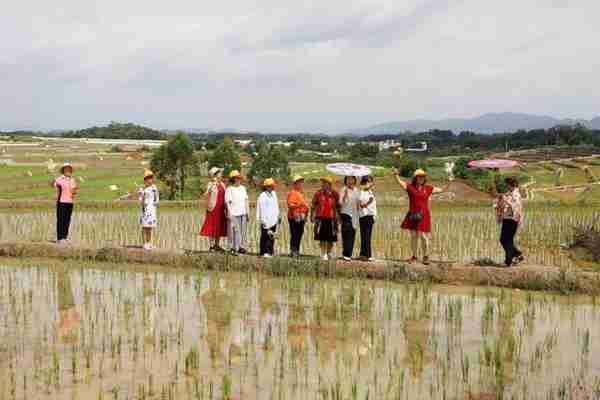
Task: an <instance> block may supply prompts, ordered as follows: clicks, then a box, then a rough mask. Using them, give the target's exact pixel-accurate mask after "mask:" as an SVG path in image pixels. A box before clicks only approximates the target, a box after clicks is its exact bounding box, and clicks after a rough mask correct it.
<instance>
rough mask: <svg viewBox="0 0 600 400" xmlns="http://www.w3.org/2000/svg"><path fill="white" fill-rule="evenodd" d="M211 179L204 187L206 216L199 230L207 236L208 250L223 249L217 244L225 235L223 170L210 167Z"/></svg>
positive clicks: (201, 234) (220, 250)
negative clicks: (206, 203)
mask: <svg viewBox="0 0 600 400" xmlns="http://www.w3.org/2000/svg"><path fill="white" fill-rule="evenodd" d="M208 175H209V176H210V178H211V179H212V181H211V182H210V183H209V184H208V187H207V188H206V198H207V202H208V205H207V207H206V218H205V219H204V224H203V225H202V229H201V230H200V236H205V237H208V239H209V241H210V251H219V252H222V251H224V250H223V248H221V246H220V245H219V242H220V240H221V238H222V237H225V236H227V218H226V216H225V189H226V188H225V184H224V183H223V171H222V170H221V169H220V168H217V167H212V168H211V169H210V170H209V171H208Z"/></svg>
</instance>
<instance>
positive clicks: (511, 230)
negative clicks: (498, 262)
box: [491, 176, 524, 267]
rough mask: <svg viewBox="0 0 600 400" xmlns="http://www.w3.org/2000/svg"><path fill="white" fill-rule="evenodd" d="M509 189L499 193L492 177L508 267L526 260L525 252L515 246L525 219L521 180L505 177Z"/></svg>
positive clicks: (493, 194)
mask: <svg viewBox="0 0 600 400" xmlns="http://www.w3.org/2000/svg"><path fill="white" fill-rule="evenodd" d="M504 182H505V183H506V186H507V188H508V190H507V191H506V192H505V193H498V190H497V189H496V179H495V176H493V177H492V188H491V195H492V197H494V198H496V199H497V203H496V219H497V221H498V223H499V224H500V225H501V226H502V228H501V231H500V244H501V245H502V247H503V248H504V254H505V257H504V263H505V264H506V266H507V267H510V266H511V265H517V264H519V263H520V262H522V261H523V260H524V258H523V253H522V252H521V250H519V249H518V248H517V246H515V235H516V234H517V230H518V229H519V226H520V225H521V222H522V221H523V203H522V201H521V192H520V191H519V182H518V181H517V180H516V179H515V178H512V177H507V178H505V179H504Z"/></svg>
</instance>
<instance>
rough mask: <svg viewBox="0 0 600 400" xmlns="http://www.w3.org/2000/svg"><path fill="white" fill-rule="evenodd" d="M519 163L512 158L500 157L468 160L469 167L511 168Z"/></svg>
mask: <svg viewBox="0 0 600 400" xmlns="http://www.w3.org/2000/svg"><path fill="white" fill-rule="evenodd" d="M518 165H519V163H518V162H516V161H512V160H501V159H488V160H473V161H469V167H471V168H487V169H497V168H513V167H516V166H518Z"/></svg>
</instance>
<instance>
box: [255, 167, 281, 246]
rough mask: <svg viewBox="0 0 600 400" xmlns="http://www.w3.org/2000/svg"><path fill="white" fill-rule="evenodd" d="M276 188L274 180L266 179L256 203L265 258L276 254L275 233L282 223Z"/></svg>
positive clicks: (261, 244)
mask: <svg viewBox="0 0 600 400" xmlns="http://www.w3.org/2000/svg"><path fill="white" fill-rule="evenodd" d="M274 188H275V181H274V180H273V178H267V179H265V181H264V182H263V189H264V190H263V192H262V193H261V194H260V196H258V201H257V203H256V222H258V224H259V225H260V255H261V256H263V257H271V256H273V254H274V244H275V233H276V232H277V225H279V222H280V215H279V202H278V200H277V193H275V191H274V190H273V189H274Z"/></svg>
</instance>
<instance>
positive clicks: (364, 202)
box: [358, 176, 377, 261]
mask: <svg viewBox="0 0 600 400" xmlns="http://www.w3.org/2000/svg"><path fill="white" fill-rule="evenodd" d="M360 187H361V191H360V195H359V198H358V206H359V216H360V259H361V260H362V261H373V260H374V258H373V254H372V251H371V235H372V233H373V225H374V224H375V217H377V200H376V199H375V193H373V178H372V177H370V176H364V177H363V178H362V179H361V182H360Z"/></svg>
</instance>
